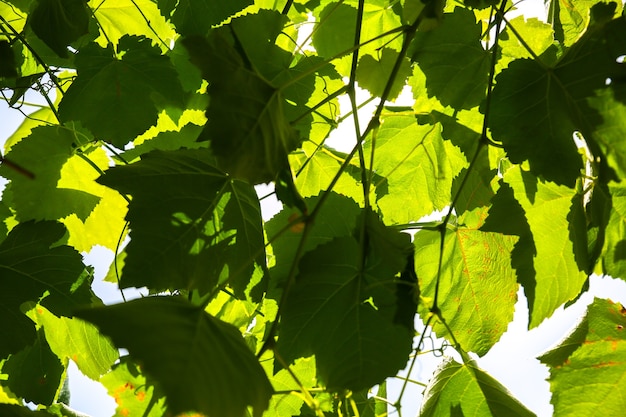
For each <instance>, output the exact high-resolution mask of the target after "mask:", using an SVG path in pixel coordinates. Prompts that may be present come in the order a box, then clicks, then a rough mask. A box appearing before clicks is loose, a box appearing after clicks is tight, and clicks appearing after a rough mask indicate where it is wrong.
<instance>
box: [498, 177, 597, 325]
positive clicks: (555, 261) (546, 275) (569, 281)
mask: <svg viewBox="0 0 626 417" xmlns="http://www.w3.org/2000/svg"><path fill="white" fill-rule="evenodd" d="M504 181H505V182H507V183H508V184H509V185H510V186H511V188H512V189H513V192H514V195H515V199H516V200H517V201H518V202H519V204H520V205H521V207H522V208H523V210H524V212H525V213H526V219H527V221H528V225H529V227H530V231H531V233H532V236H533V241H534V246H535V248H536V255H535V257H534V260H533V262H534V271H535V279H534V282H532V281H531V282H529V283H527V285H525V287H524V290H525V291H526V292H527V294H528V292H529V291H530V296H528V297H527V298H528V300H529V315H530V322H529V328H534V327H536V326H538V325H539V324H540V323H541V322H542V321H543V320H544V319H545V318H547V317H550V316H551V315H552V313H553V312H554V310H556V309H557V308H558V307H559V306H561V305H562V304H563V303H565V302H567V301H570V300H572V299H573V298H575V297H576V296H577V295H578V294H579V293H580V290H581V288H582V286H583V284H584V282H585V281H586V279H587V274H586V273H585V271H586V270H587V269H588V265H587V262H588V260H587V253H586V252H587V241H586V240H587V237H586V224H585V214H584V211H583V201H582V195H579V194H577V193H576V191H575V190H572V189H570V188H567V187H565V186H562V185H557V184H554V183H551V182H545V181H541V180H539V179H537V178H536V177H534V176H533V175H532V174H530V173H528V172H526V171H523V170H522V169H520V168H519V167H512V168H510V169H509V170H508V171H507V172H506V173H505V175H504ZM533 295H534V297H533Z"/></svg>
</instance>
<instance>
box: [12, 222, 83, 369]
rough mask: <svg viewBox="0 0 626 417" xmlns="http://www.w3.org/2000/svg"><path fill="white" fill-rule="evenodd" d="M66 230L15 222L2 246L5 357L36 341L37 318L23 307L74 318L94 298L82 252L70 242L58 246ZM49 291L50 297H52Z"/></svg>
mask: <svg viewBox="0 0 626 417" xmlns="http://www.w3.org/2000/svg"><path fill="white" fill-rule="evenodd" d="M64 234H65V228H64V227H63V226H62V225H61V224H59V223H55V222H38V223H35V222H26V223H20V224H19V225H17V226H15V228H13V230H11V232H10V233H9V235H8V236H7V237H6V239H5V240H4V241H3V242H2V243H1V244H0V271H1V274H0V277H1V279H0V303H1V304H2V306H3V307H4V310H5V311H6V314H3V315H0V324H1V326H0V328H1V329H2V332H1V333H0V336H1V337H0V357H3V358H4V357H6V356H7V354H9V353H12V352H17V351H18V350H20V349H22V348H23V347H25V346H27V345H30V344H31V343H32V342H33V341H34V339H35V327H34V324H33V322H32V321H31V320H30V319H28V318H27V317H26V316H25V315H23V314H22V313H21V311H20V306H21V304H22V303H24V302H26V301H32V302H37V301H39V299H40V298H42V297H44V295H45V298H43V300H42V301H41V304H42V305H43V306H45V307H46V308H48V309H49V310H50V311H52V312H54V313H55V314H58V315H64V316H68V315H70V314H71V310H72V309H73V308H75V307H77V306H79V305H88V304H90V302H91V291H90V289H89V286H90V285H91V282H90V281H89V279H87V278H88V277H87V276H86V275H85V266H84V265H83V263H82V259H81V256H80V254H79V253H78V252H76V251H75V250H74V249H72V248H70V247H69V246H64V245H60V246H59V245H56V244H57V243H58V241H59V240H60V239H61V238H62V237H63V235H64ZM46 293H47V295H46Z"/></svg>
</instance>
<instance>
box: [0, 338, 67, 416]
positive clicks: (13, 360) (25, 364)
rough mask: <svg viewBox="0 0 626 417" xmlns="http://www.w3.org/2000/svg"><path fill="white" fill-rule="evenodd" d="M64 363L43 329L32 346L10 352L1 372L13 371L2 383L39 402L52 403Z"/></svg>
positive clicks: (17, 393) (24, 396)
mask: <svg viewBox="0 0 626 417" xmlns="http://www.w3.org/2000/svg"><path fill="white" fill-rule="evenodd" d="M64 370H65V367H64V366H63V364H62V363H61V361H60V360H59V358H58V357H57V356H56V355H55V354H54V353H53V352H52V351H51V350H50V347H49V346H48V342H47V341H46V338H45V337H44V335H43V332H42V331H39V332H38V333H37V338H36V339H35V343H34V344H33V345H32V346H27V347H26V348H24V349H23V350H21V351H20V352H18V353H16V354H14V355H11V356H10V357H9V359H7V360H6V361H5V362H4V364H3V366H2V372H3V373H5V374H8V375H11V378H9V379H8V380H7V381H3V385H5V386H7V387H8V388H9V389H10V390H11V391H12V392H13V393H15V394H16V395H19V396H20V397H22V398H24V400H26V401H32V402H34V403H36V404H45V405H50V404H52V402H53V401H54V399H55V397H56V393H57V390H58V389H59V385H60V383H61V377H62V376H63V371H64Z"/></svg>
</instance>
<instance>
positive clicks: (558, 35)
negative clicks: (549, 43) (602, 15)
mask: <svg viewBox="0 0 626 417" xmlns="http://www.w3.org/2000/svg"><path fill="white" fill-rule="evenodd" d="M561 3H562V2H560V1H557V0H551V1H549V2H546V4H549V13H548V21H549V22H550V23H551V24H552V27H553V28H554V33H555V39H556V40H558V41H559V42H561V43H563V45H565V46H571V45H572V44H574V43H575V42H576V41H578V40H579V39H580V37H581V36H582V35H583V33H584V32H585V30H586V29H587V26H588V25H589V24H590V23H592V22H593V20H594V19H593V15H594V9H595V10H596V11H598V8H597V6H604V7H601V8H602V9H604V8H606V7H608V8H609V9H610V10H611V11H610V16H608V19H610V18H611V17H613V15H614V13H615V14H617V15H619V13H620V12H621V9H622V8H621V6H620V7H619V9H617V8H616V6H617V5H618V2H612V1H611V2H601V1H599V0H576V1H568V2H566V3H563V4H561ZM620 4H621V3H620ZM611 5H613V6H612V7H611ZM593 6H596V7H593ZM590 12H591V13H590Z"/></svg>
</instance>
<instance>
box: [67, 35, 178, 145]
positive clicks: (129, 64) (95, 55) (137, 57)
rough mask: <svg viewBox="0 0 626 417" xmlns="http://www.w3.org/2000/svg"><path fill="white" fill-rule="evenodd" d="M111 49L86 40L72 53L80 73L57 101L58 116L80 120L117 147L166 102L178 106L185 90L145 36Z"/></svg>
mask: <svg viewBox="0 0 626 417" xmlns="http://www.w3.org/2000/svg"><path fill="white" fill-rule="evenodd" d="M112 52H113V51H111V50H110V49H103V48H100V47H99V46H97V45H94V44H92V45H89V46H88V47H86V48H83V49H81V51H80V52H79V54H78V55H77V56H76V67H77V70H78V77H77V78H76V79H75V80H74V82H73V83H72V85H71V86H70V88H68V90H67V91H66V93H65V95H64V96H63V99H62V100H61V102H60V103H59V116H60V117H61V121H63V122H66V121H70V120H74V121H80V122H81V123H82V124H83V125H84V126H85V127H86V128H88V129H89V130H91V132H92V133H93V134H94V135H95V136H97V137H99V138H102V139H103V140H105V141H106V142H109V143H111V144H113V145H115V146H117V147H119V148H123V147H124V145H126V144H127V143H128V142H129V141H130V140H132V139H133V138H134V137H135V136H137V135H139V134H140V133H143V132H145V131H146V130H147V129H148V128H149V127H150V126H152V125H153V124H154V123H155V122H156V121H157V116H158V114H159V108H160V107H164V105H165V104H166V103H171V104H174V105H178V106H182V104H183V103H182V98H183V90H182V87H181V85H180V81H179V80H178V76H177V73H176V70H175V69H174V67H173V65H172V63H171V62H170V60H169V58H168V57H166V56H163V55H161V51H160V49H159V48H158V47H156V46H152V45H151V43H150V40H149V39H146V38H143V37H135V36H126V37H124V38H122V39H120V42H119V44H118V46H117V54H118V55H121V54H123V55H122V57H121V59H118V58H116V57H115V56H114V55H113V53H112Z"/></svg>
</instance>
